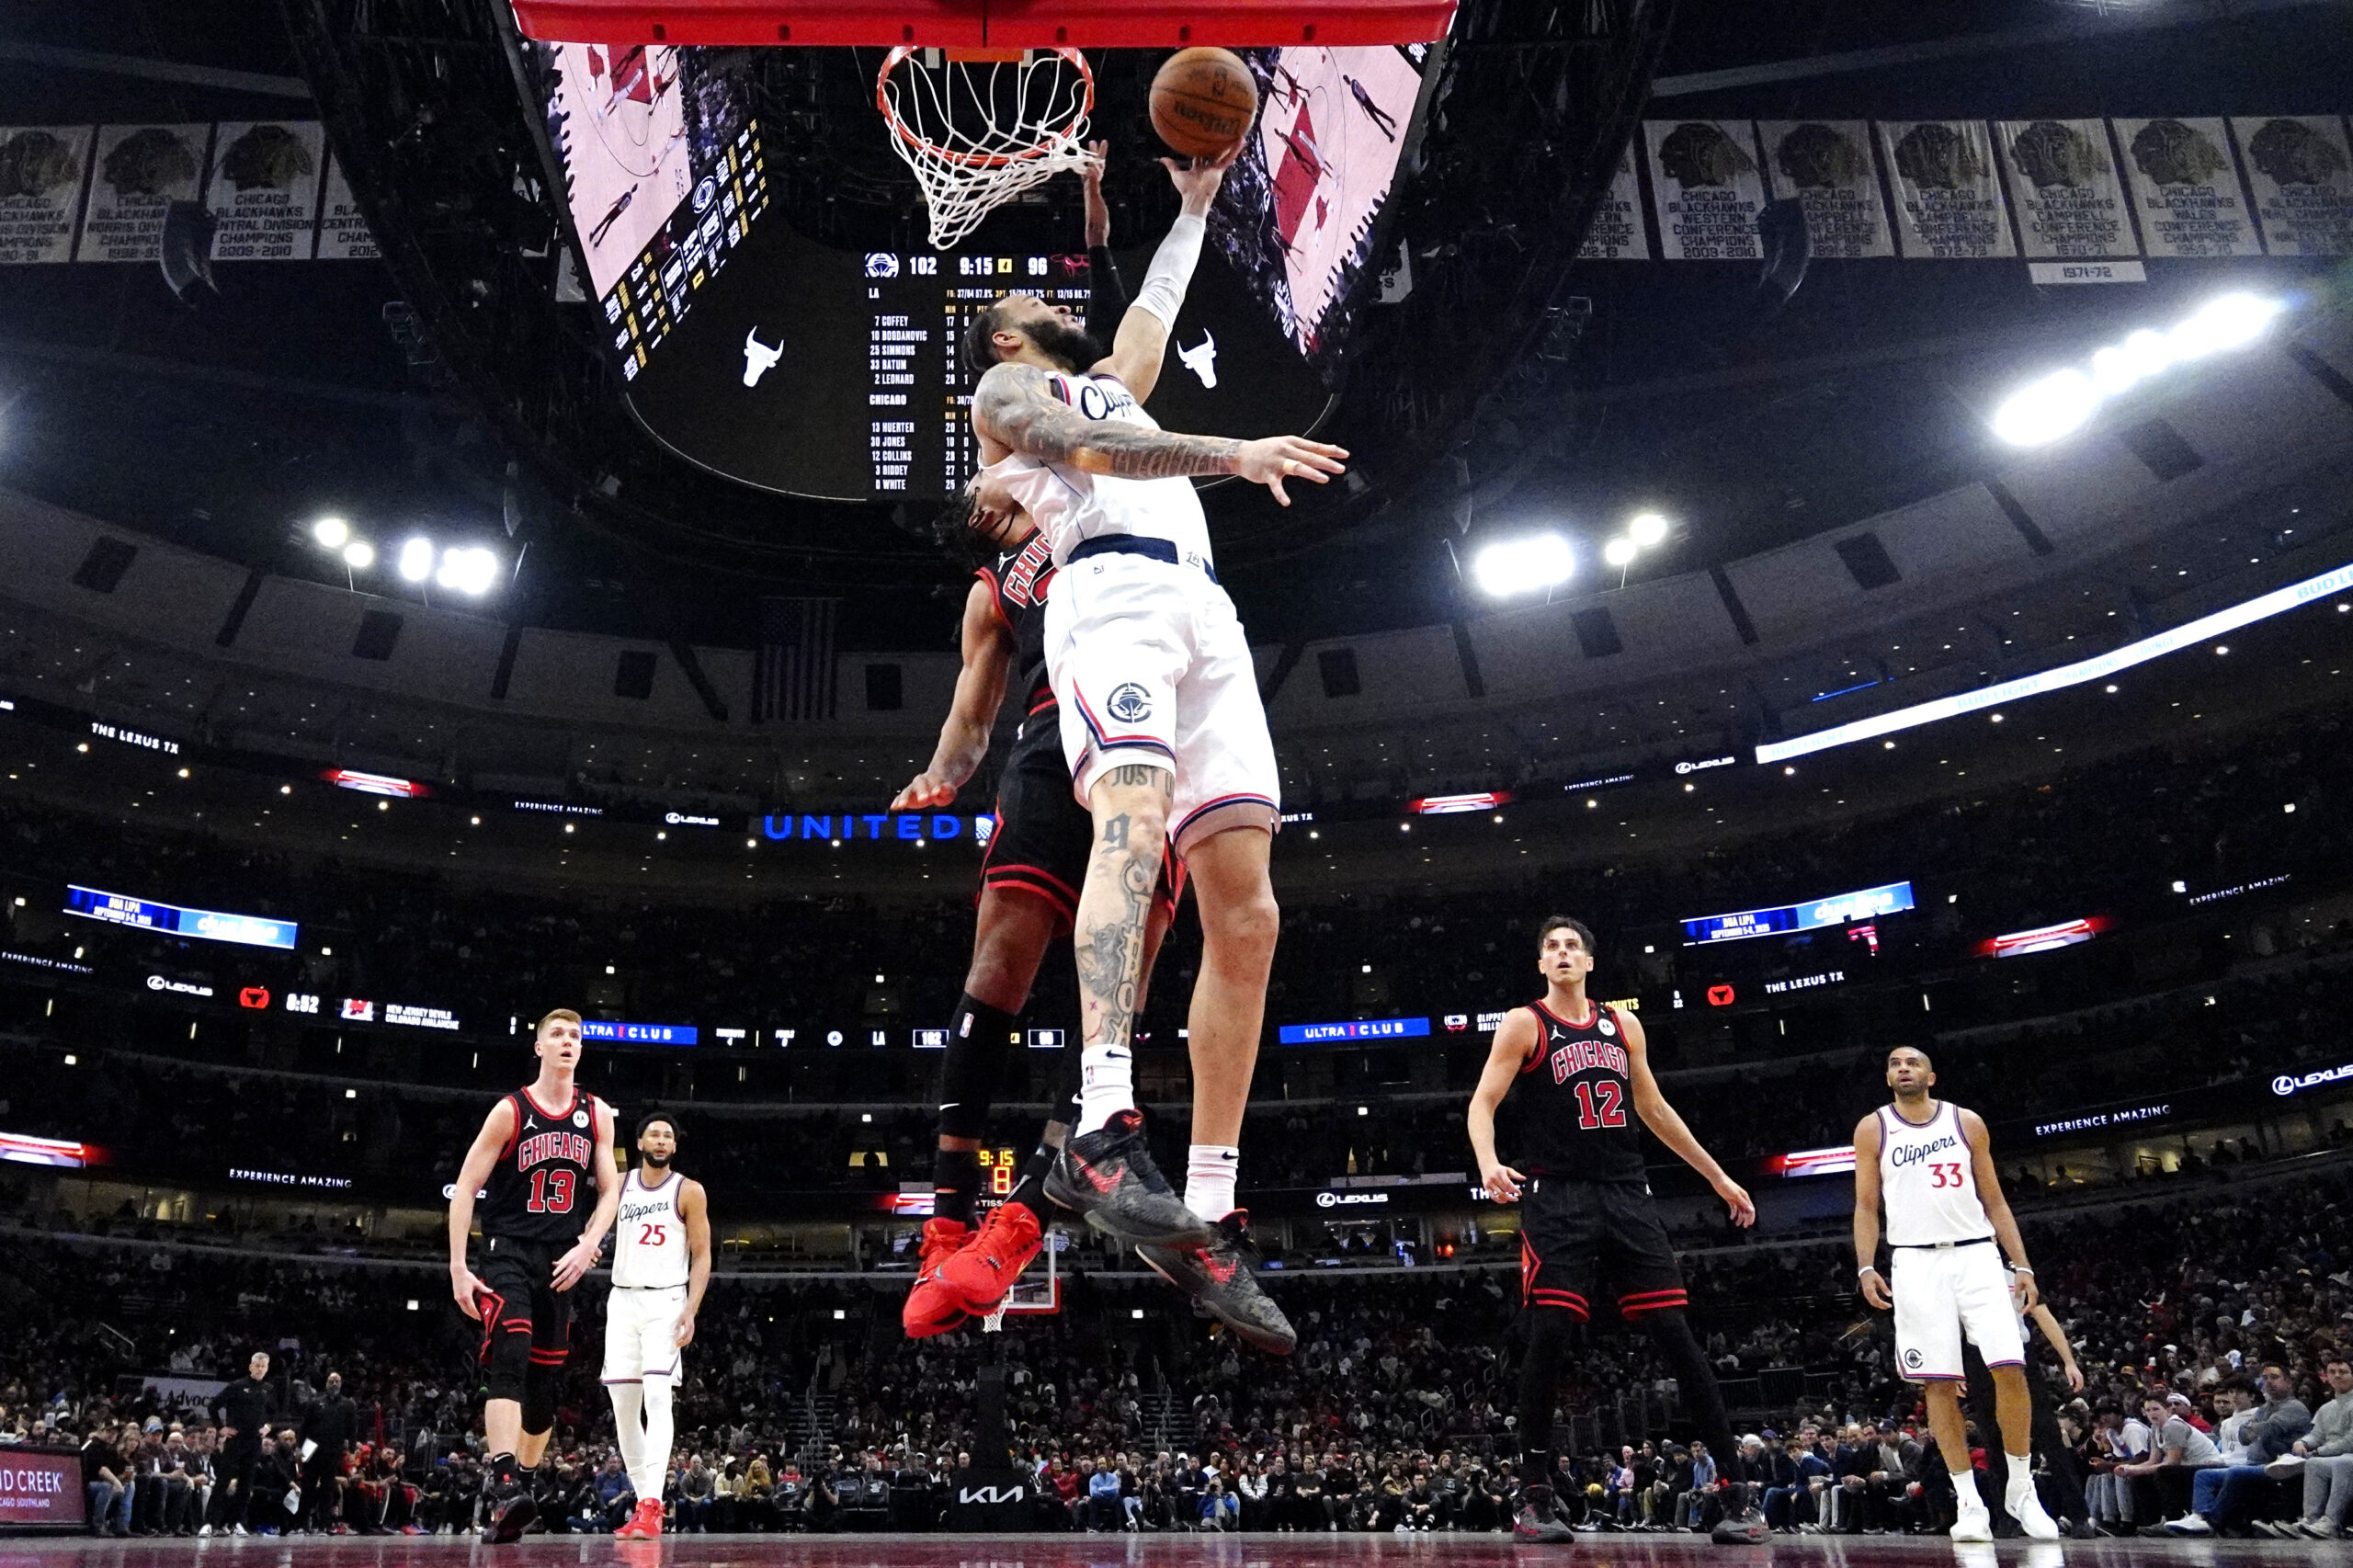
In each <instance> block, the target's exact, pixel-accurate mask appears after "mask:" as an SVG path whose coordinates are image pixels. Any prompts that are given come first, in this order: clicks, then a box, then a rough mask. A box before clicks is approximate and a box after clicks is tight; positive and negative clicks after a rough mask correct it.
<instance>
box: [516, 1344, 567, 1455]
mask: <svg viewBox="0 0 2353 1568" xmlns="http://www.w3.org/2000/svg"><path fill="white" fill-rule="evenodd" d="M562 1371H563V1369H562V1368H561V1367H550V1366H544V1365H542V1364H540V1362H537V1361H534V1362H532V1363H531V1365H530V1367H529V1369H528V1370H526V1371H525V1372H524V1374H523V1435H524V1436H525V1437H538V1436H539V1435H540V1433H542V1432H545V1431H548V1430H551V1428H552V1427H553V1426H555V1385H556V1378H557V1375H558V1374H559V1373H561V1372H562Z"/></svg>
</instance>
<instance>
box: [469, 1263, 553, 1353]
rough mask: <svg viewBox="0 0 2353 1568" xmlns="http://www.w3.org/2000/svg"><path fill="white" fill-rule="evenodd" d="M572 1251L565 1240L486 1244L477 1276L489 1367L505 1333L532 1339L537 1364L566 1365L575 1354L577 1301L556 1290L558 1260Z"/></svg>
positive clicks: (477, 1299)
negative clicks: (556, 1263) (565, 1362)
mask: <svg viewBox="0 0 2353 1568" xmlns="http://www.w3.org/2000/svg"><path fill="white" fill-rule="evenodd" d="M570 1250H571V1248H570V1247H569V1246H568V1245H567V1244H563V1243H561V1242H540V1241H529V1240H526V1239H524V1238H521V1237H517V1236H493V1237H491V1238H490V1240H489V1241H487V1242H485V1243H483V1259H482V1267H479V1268H477V1269H475V1270H474V1278H476V1279H479V1280H480V1281H482V1293H481V1294H480V1295H478V1296H476V1297H475V1298H474V1305H475V1306H476V1307H477V1308H478V1309H480V1311H481V1312H482V1359H483V1364H484V1365H488V1364H489V1361H490V1358H491V1352H492V1351H493V1350H494V1349H495V1348H496V1347H497V1346H498V1344H499V1335H507V1334H521V1335H529V1336H530V1341H531V1361H532V1364H533V1365H535V1366H541V1367H561V1366H563V1361H564V1358H565V1357H566V1356H568V1355H570V1354H571V1352H572V1297H571V1295H570V1294H569V1293H567V1292H564V1291H560V1290H557V1289H556V1288H555V1260H556V1259H557V1258H559V1257H562V1256H563V1255H564V1254H565V1253H566V1252H568V1251H570Z"/></svg>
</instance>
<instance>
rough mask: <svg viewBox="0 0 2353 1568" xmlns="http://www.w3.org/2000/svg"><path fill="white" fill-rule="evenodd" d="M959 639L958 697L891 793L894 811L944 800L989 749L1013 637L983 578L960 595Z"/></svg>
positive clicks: (923, 807)
mask: <svg viewBox="0 0 2353 1568" xmlns="http://www.w3.org/2000/svg"><path fill="white" fill-rule="evenodd" d="M962 643H963V652H964V667H963V668H962V669H961V670H959V671H958V672H957V674H956V698H955V700H954V701H953V702H951V703H949V707H948V719H947V722H945V723H943V724H941V725H940V726H939V744H938V745H936V746H934V747H933V748H932V752H931V761H930V762H929V763H928V764H926V766H925V767H924V770H923V771H922V772H921V773H918V774H916V775H915V778H913V779H912V780H910V781H909V782H908V784H907V787H906V788H905V789H904V790H900V791H899V792H898V794H897V795H896V796H894V797H893V798H892V801H891V809H892V811H894V812H919V811H929V810H932V809H934V808H936V807H939V806H945V805H948V804H949V803H950V802H951V801H954V800H955V799H956V791H957V790H960V789H961V788H963V785H964V781H965V780H966V779H968V778H972V775H973V773H974V772H975V771H977V770H978V769H979V767H980V766H981V759H982V758H983V757H984V756H988V754H989V732H990V731H992V730H994V729H995V727H996V712H997V710H998V709H999V708H1001V707H1003V706H1004V704H1005V677H1006V670H1007V669H1008V667H1009V666H1010V665H1011V664H1012V654H1013V639H1012V637H1011V636H1010V635H1009V634H1008V633H1007V632H1006V629H1005V619H1004V617H1002V616H1000V615H999V614H998V613H997V608H996V596H995V594H992V593H990V592H989V585H987V584H986V583H981V582H975V583H974V584H973V585H972V592H971V593H969V594H967V595H965V596H964V628H963V633H962Z"/></svg>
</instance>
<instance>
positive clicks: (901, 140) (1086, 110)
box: [874, 46, 1095, 250]
mask: <svg viewBox="0 0 2353 1568" xmlns="http://www.w3.org/2000/svg"><path fill="white" fill-rule="evenodd" d="M918 53H920V54H921V55H922V56H923V58H922V59H915V56H916V55H917V54H918ZM910 62H912V63H910ZM903 66H904V67H905V69H904V70H903V69H901V67H903ZM874 107H875V108H879V109H881V111H882V119H883V123H885V124H886V125H888V126H889V127H890V128H891V145H892V146H893V147H895V148H897V149H898V152H899V156H900V157H902V158H904V159H905V160H906V165H907V167H908V168H910V169H913V170H914V171H915V183H916V184H917V185H919V186H921V187H923V199H924V204H925V205H926V207H927V208H929V209H930V211H931V248H932V249H934V250H947V249H949V247H950V246H952V245H954V244H957V243H958V242H959V241H961V240H962V239H963V238H964V237H965V236H966V235H967V234H970V233H972V231H973V230H974V229H976V228H978V227H979V226H980V223H981V220H982V219H983V218H985V217H987V216H988V215H989V214H990V213H991V212H993V211H995V210H996V209H997V208H998V207H1000V206H1002V205H1003V204H1005V203H1006V202H1007V201H1010V200H1012V199H1014V198H1015V197H1017V196H1019V195H1020V194H1021V193H1022V192H1024V191H1026V190H1029V189H1032V188H1034V187H1038V186H1040V185H1043V184H1044V183H1045V182H1046V181H1048V180H1050V179H1051V178H1053V177H1054V176H1056V175H1059V174H1063V173H1065V172H1068V171H1071V170H1074V169H1082V168H1085V167H1086V117H1087V116H1088V114H1090V113H1092V112H1093V110H1094V108H1095V73H1094V72H1092V71H1090V70H1088V69H1087V65H1086V56H1085V55H1083V54H1081V53H1079V51H1076V50H1074V49H1054V50H1029V51H1021V52H1020V53H1018V54H1008V53H1006V52H1004V51H999V52H996V53H995V54H988V53H983V52H982V51H961V50H949V51H946V52H945V53H944V54H942V53H941V52H940V51H936V50H924V51H917V50H915V49H913V48H909V47H905V46H902V47H900V48H897V49H894V50H892V51H891V52H890V54H889V55H888V56H886V57H885V58H884V60H883V62H882V74H881V75H880V76H879V77H877V78H876V79H875V84H874Z"/></svg>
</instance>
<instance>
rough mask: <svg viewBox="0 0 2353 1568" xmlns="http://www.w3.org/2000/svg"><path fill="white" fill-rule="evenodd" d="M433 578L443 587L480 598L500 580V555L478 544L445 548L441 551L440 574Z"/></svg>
mask: <svg viewBox="0 0 2353 1568" xmlns="http://www.w3.org/2000/svg"><path fill="white" fill-rule="evenodd" d="M433 580H434V581H435V582H436V583H438V584H439V585H441V586H442V587H445V588H455V589H456V590H457V591H458V592H460V593H461V594H467V595H471V596H472V597H475V598H480V597H482V596H483V595H484V594H486V593H488V592H490V590H491V589H492V587H494V585H496V584H497V582H498V557H497V556H496V555H494V554H493V553H492V552H491V551H487V550H484V549H483V548H481V547H480V546H478V545H477V546H474V547H472V548H471V549H465V550H445V551H442V552H441V571H440V574H438V576H436V577H435V578H434V579H433Z"/></svg>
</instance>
